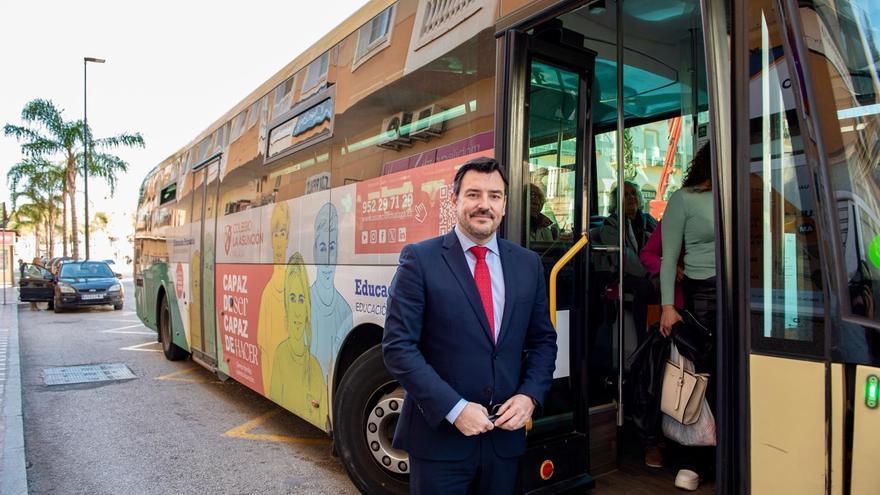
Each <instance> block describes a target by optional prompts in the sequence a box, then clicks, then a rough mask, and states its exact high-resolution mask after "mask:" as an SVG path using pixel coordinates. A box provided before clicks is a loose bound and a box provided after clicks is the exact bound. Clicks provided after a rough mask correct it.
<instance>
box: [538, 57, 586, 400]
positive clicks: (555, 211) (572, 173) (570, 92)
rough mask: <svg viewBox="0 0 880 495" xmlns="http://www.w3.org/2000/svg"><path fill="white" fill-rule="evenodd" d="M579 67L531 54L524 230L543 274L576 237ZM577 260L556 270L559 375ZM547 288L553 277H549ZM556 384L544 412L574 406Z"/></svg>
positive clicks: (564, 363)
mask: <svg viewBox="0 0 880 495" xmlns="http://www.w3.org/2000/svg"><path fill="white" fill-rule="evenodd" d="M582 77H586V76H585V75H582V73H581V71H577V70H576V69H571V68H563V67H560V66H558V65H554V64H551V63H549V62H545V61H542V60H540V59H538V58H533V59H532V61H531V64H530V67H529V80H528V81H529V82H528V93H527V95H526V98H527V102H528V106H527V108H528V114H527V119H528V125H527V129H528V142H527V146H526V149H525V151H524V152H525V153H526V157H527V160H528V175H527V179H526V182H525V187H524V189H525V193H526V194H525V197H526V201H525V208H524V212H526V215H525V232H526V236H525V237H526V242H527V245H528V247H529V249H531V250H533V251H535V252H537V253H538V254H539V255H540V256H541V262H542V264H543V266H544V276H545V278H548V279H549V275H550V271H551V270H552V268H553V265H555V264H556V262H557V261H559V258H561V257H562V256H563V255H564V254H565V253H566V252H567V251H568V250H569V249H570V248H571V246H572V245H573V244H574V242H575V241H576V240H577V239H575V236H574V232H575V230H574V229H575V219H576V199H577V198H578V197H579V196H581V195H582V188H581V187H578V179H580V174H578V172H577V169H578V164H577V148H578V146H579V144H580V143H581V139H580V136H578V120H579V119H580V118H583V117H582V116H581V115H579V110H578V109H579V106H580V101H581V98H584V97H585V96H584V95H580V88H581V86H582V85H581V78H582ZM576 266H577V265H576V263H575V262H574V261H572V262H569V263H568V264H567V265H566V266H565V267H564V268H563V269H562V270H561V271H560V272H559V274H558V276H557V285H556V301H557V305H556V309H557V311H556V318H557V319H556V328H557V345H558V346H559V352H558V354H557V359H556V370H555V371H554V377H555V378H563V377H568V376H569V375H570V365H569V356H570V345H569V344H570V340H571V339H570V335H571V332H570V331H571V324H572V321H571V320H572V310H573V309H576V308H575V298H576V296H577V292H576V290H575V289H576V286H575V283H576V282H575V280H576V277H575V270H576V268H575V267H576ZM548 289H549V283H548ZM562 385H563V384H562V383H556V384H554V387H553V389H552V390H551V393H550V394H549V397H548V400H547V401H546V402H547V407H545V411H544V414H545V415H547V416H550V415H553V414H554V413H559V412H565V411H569V410H570V409H571V404H570V403H569V398H570V397H571V394H570V392H569V391H568V387H567V386H562Z"/></svg>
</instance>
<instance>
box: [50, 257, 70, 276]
mask: <svg viewBox="0 0 880 495" xmlns="http://www.w3.org/2000/svg"><path fill="white" fill-rule="evenodd" d="M70 261H75V258H71V257H70V256H57V257H55V258H52V259H50V260H49V262H48V263H47V264H46V265H45V267H46V269H47V270H49V272H50V273H51V274H52V275H55V278H58V269H59V268H61V265H62V264H64V263H67V262H70Z"/></svg>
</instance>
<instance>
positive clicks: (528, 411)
mask: <svg viewBox="0 0 880 495" xmlns="http://www.w3.org/2000/svg"><path fill="white" fill-rule="evenodd" d="M534 411H535V404H534V403H533V402H532V398H531V397H529V396H528V395H523V394H516V395H514V396H513V397H511V398H509V399H507V402H505V403H504V404H501V407H500V408H499V409H498V419H496V420H495V426H496V427H498V428H501V429H503V430H509V431H514V430H518V429H520V428H523V427H524V426H525V425H526V423H528V421H529V420H530V419H532V413H533V412H534Z"/></svg>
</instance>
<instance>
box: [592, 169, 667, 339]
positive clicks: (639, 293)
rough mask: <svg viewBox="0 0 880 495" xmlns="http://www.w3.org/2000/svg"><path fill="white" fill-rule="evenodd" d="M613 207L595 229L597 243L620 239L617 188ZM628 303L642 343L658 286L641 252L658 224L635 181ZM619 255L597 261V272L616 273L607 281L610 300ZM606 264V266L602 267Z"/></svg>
mask: <svg viewBox="0 0 880 495" xmlns="http://www.w3.org/2000/svg"><path fill="white" fill-rule="evenodd" d="M609 204H610V205H611V206H610V208H609V211H610V212H611V214H610V215H608V217H607V218H606V219H605V221H604V222H603V223H602V225H601V226H600V227H598V228H596V229H594V230H593V235H591V237H592V238H593V239H594V242H597V243H599V244H602V245H614V244H616V243H617V240H618V239H619V236H620V219H619V215H618V212H617V187H616V186H615V187H614V188H613V189H611V192H610V202H609ZM623 204H624V209H625V211H624V225H625V227H624V229H625V230H624V246H625V247H624V256H625V260H624V275H623V284H624V287H625V289H624V301H626V302H627V303H628V304H627V306H628V309H629V310H630V311H631V312H632V318H633V324H634V325H635V328H636V334H637V335H638V338H639V341H640V342H641V340H642V338H643V336H644V333H645V330H646V329H647V326H648V325H647V320H648V314H647V310H648V304H651V303H653V302H654V301H655V299H656V297H657V296H656V293H655V291H654V287H653V285H652V283H651V281H650V279H649V273H648V272H647V271H646V270H645V267H644V266H642V263H641V260H640V259H639V252H640V251H641V250H642V248H643V247H644V246H645V244H647V242H648V237H650V236H651V233H652V232H653V231H654V228H655V227H656V226H657V221H656V220H654V218H653V217H652V216H651V215H650V214H648V213H645V212H644V206H645V200H644V198H643V197H642V190H641V188H640V187H639V185H638V184H636V183H635V182H632V181H625V182H624V203H623ZM617 259H618V257H617V253H613V252H611V253H607V254H606V255H604V256H601V257H598V258H597V260H596V261H597V263H596V265H597V271H603V272H605V273H606V274H612V275H611V277H610V279H609V280H607V283H606V286H605V291H606V295H607V296H608V297H609V298H612V299H616V298H617V290H618V289H617V285H618V284H617V280H616V273H617V264H618V262H617ZM602 265H605V266H602Z"/></svg>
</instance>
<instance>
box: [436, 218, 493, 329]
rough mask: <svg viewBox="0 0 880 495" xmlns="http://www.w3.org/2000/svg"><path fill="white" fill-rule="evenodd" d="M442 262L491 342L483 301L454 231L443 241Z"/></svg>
mask: <svg viewBox="0 0 880 495" xmlns="http://www.w3.org/2000/svg"><path fill="white" fill-rule="evenodd" d="M443 260H444V261H445V262H446V264H447V265H448V266H449V270H450V271H451V272H452V275H454V276H455V279H456V280H457V281H458V285H460V286H461V290H463V291H464V294H465V298H466V299H467V301H468V303H469V304H470V305H471V309H473V310H474V313H476V315H477V320H478V321H479V322H480V326H481V327H482V328H483V333H484V334H485V335H486V338H487V339H489V341H490V342H491V340H492V334H491V333H490V332H489V320H488V319H487V318H486V310H484V309H483V300H482V299H481V298H480V293H479V292H478V291H477V284H476V283H475V282H474V276H473V275H471V269H470V268H469V267H468V264H467V260H466V259H465V258H464V251H462V248H461V244H460V243H459V242H458V237H456V235H455V232H454V231H450V232H449V233H448V234H446V237H445V238H444V240H443Z"/></svg>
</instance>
